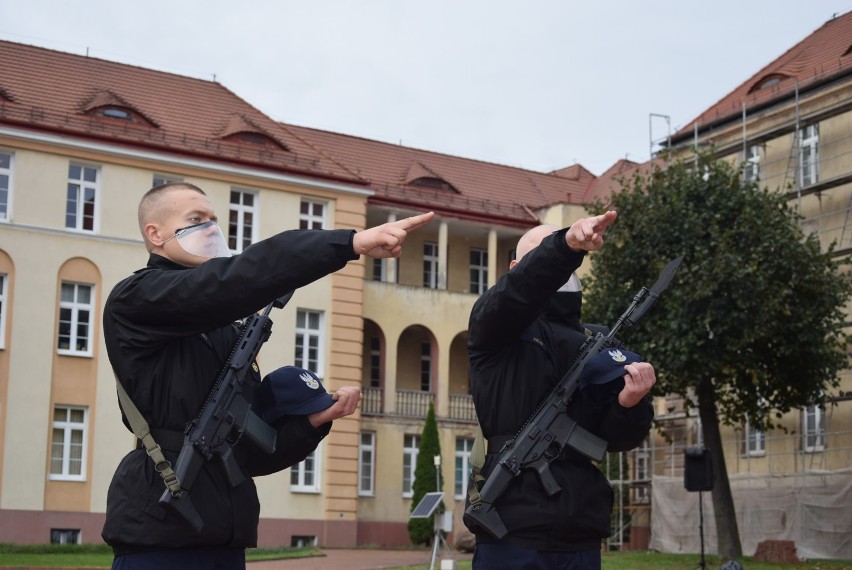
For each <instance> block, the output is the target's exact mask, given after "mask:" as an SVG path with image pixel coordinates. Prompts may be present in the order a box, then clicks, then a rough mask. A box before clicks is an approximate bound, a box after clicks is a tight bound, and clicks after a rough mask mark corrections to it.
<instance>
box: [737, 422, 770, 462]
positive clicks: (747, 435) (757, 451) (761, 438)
mask: <svg viewBox="0 0 852 570" xmlns="http://www.w3.org/2000/svg"><path fill="white" fill-rule="evenodd" d="M743 436H744V437H743V439H744V442H743V443H744V444H745V445H744V447H745V455H747V456H749V457H761V456H763V455H766V433H765V432H763V431H761V430H759V429H755V428H754V427H752V425H751V422H749V421H748V420H746V423H745V426H744V427H743Z"/></svg>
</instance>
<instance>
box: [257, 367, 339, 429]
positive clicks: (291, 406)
mask: <svg viewBox="0 0 852 570" xmlns="http://www.w3.org/2000/svg"><path fill="white" fill-rule="evenodd" d="M332 404H334V399H332V397H331V394H329V393H328V392H326V391H325V388H323V386H322V383H321V382H320V380H319V378H318V377H317V375H316V374H314V373H313V372H311V371H310V370H306V369H304V368H299V367H298V366H282V367H281V368H279V369H277V370H273V371H272V372H270V373H269V374H267V375H266V377H265V378H264V379H263V381H262V382H261V383H260V386H259V387H258V388H257V393H256V394H255V405H254V408H255V410H254V411H255V413H256V414H257V415H259V416H260V417H261V418H263V420H264V421H265V422H267V423H274V422H275V421H276V420H278V419H280V418H281V417H282V416H306V415H308V414H313V413H316V412H321V411H322V410H325V409H327V408H330V407H331V406H332Z"/></svg>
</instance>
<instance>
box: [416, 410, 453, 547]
mask: <svg viewBox="0 0 852 570" xmlns="http://www.w3.org/2000/svg"><path fill="white" fill-rule="evenodd" d="M436 455H441V442H440V440H439V439H438V423H437V421H436V420H435V407H434V405H433V404H432V403H430V404H429V412H428V413H427V414H426V422H425V423H424V424H423V433H422V434H421V436H420V447H419V449H418V452H417V464H416V465H415V467H414V485H413V488H412V497H411V510H412V511H413V510H414V509H415V507H417V505H418V503H420V500H421V499H422V498H423V497H424V496H425V495H426V493H432V492H435V491H439V490H440V489H438V473H437V470H436V469H435V456H436ZM443 510H444V509H443V503H441V505H439V506H438V508H437V509H436V510H435V513H439V512H443ZM408 536H409V537H410V538H411V542H412V543H414V544H429V543H430V542H431V541H432V539H433V538H434V536H435V516H434V514H433V515H432V516H431V517H429V518H425V519H421V518H417V519H408Z"/></svg>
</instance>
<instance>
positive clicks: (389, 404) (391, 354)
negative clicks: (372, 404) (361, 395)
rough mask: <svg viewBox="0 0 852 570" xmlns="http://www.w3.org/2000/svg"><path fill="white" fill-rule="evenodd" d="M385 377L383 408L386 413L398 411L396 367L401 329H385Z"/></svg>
mask: <svg viewBox="0 0 852 570" xmlns="http://www.w3.org/2000/svg"><path fill="white" fill-rule="evenodd" d="M384 333H385V353H384V355H383V356H384V364H385V377H384V384H383V385H382V399H383V401H382V409H383V410H384V413H385V414H392V413H394V412H396V369H397V360H398V359H399V355H398V351H397V348H398V347H399V331H388V330H385V331H384Z"/></svg>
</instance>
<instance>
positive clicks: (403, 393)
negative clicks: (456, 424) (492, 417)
mask: <svg viewBox="0 0 852 570" xmlns="http://www.w3.org/2000/svg"><path fill="white" fill-rule="evenodd" d="M363 393H364V399H363V400H361V413H362V414H364V415H365V416H383V415H386V412H385V407H384V403H383V396H384V390H382V389H381V388H364V390H363ZM434 401H435V395H434V394H432V393H431V392H421V391H420V390H397V391H396V412H395V413H394V414H393V415H397V416H406V417H409V418H425V417H426V414H427V413H429V403H430V402H434ZM447 418H448V419H451V420H460V421H465V422H475V421H476V410H474V407H473V398H471V396H469V395H467V394H450V401H449V410H448V415H447Z"/></svg>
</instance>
